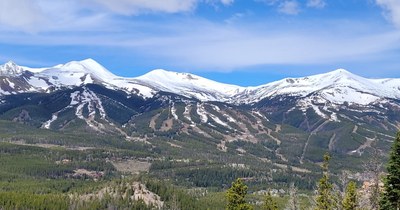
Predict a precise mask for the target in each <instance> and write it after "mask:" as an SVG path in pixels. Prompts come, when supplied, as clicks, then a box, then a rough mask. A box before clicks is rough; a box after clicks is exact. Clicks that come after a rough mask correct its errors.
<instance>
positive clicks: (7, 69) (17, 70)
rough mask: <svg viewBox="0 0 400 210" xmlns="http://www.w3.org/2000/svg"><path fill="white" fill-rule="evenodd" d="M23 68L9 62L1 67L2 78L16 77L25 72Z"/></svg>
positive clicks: (0, 74)
mask: <svg viewBox="0 0 400 210" xmlns="http://www.w3.org/2000/svg"><path fill="white" fill-rule="evenodd" d="M23 71H24V70H23V68H22V67H20V66H18V65H17V64H15V63H14V62H13V61H9V62H7V63H5V64H4V65H0V76H16V75H19V74H21V73H22V72H23Z"/></svg>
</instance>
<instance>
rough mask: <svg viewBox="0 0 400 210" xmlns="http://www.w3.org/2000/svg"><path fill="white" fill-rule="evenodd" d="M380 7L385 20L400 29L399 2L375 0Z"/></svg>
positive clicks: (394, 0)
mask: <svg viewBox="0 0 400 210" xmlns="http://www.w3.org/2000/svg"><path fill="white" fill-rule="evenodd" d="M376 3H377V4H378V5H379V6H381V7H382V8H383V9H384V11H385V13H384V15H385V16H386V18H387V19H389V20H390V21H391V22H393V24H395V25H396V26H397V27H399V28H400V1H399V0H376Z"/></svg>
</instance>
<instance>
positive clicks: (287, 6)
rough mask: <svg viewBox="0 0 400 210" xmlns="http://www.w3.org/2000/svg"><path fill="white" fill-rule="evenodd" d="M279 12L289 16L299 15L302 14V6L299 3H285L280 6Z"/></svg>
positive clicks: (293, 0)
mask: <svg viewBox="0 0 400 210" xmlns="http://www.w3.org/2000/svg"><path fill="white" fill-rule="evenodd" d="M278 11H279V12H280V13H283V14H287V15H297V14H299V12H300V5H299V3H298V2H297V1H295V0H291V1H284V2H282V3H281V4H280V5H279V8H278Z"/></svg>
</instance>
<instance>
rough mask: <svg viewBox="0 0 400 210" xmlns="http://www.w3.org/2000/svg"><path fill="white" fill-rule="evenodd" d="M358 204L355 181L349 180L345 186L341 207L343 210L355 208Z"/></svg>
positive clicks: (353, 209)
mask: <svg viewBox="0 0 400 210" xmlns="http://www.w3.org/2000/svg"><path fill="white" fill-rule="evenodd" d="M357 206H358V195H357V186H356V183H355V182H353V181H351V182H349V184H348V185H347V187H346V193H345V195H344V199H343V203H342V207H343V210H355V209H357Z"/></svg>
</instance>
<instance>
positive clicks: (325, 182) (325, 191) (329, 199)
mask: <svg viewBox="0 0 400 210" xmlns="http://www.w3.org/2000/svg"><path fill="white" fill-rule="evenodd" d="M330 158H331V157H330V156H329V154H325V155H324V162H323V164H322V172H323V174H322V178H321V179H320V180H319V182H318V194H317V199H316V201H317V206H316V208H315V210H331V209H334V208H335V201H334V198H333V195H332V188H333V185H332V183H330V180H329V172H328V168H329V160H330Z"/></svg>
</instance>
